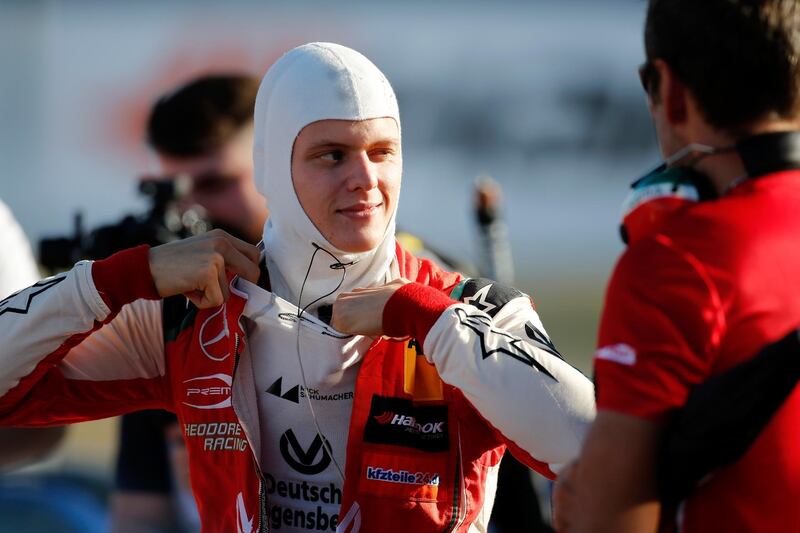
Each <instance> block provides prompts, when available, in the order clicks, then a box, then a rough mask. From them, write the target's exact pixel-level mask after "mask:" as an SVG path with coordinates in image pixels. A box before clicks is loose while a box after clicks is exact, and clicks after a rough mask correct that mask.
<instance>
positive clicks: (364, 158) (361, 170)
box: [347, 152, 379, 191]
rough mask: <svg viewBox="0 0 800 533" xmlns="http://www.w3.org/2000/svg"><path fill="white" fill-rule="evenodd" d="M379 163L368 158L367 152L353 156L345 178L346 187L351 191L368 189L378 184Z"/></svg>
mask: <svg viewBox="0 0 800 533" xmlns="http://www.w3.org/2000/svg"><path fill="white" fill-rule="evenodd" d="M378 176H379V165H377V164H376V163H374V162H373V161H371V160H370V158H369V154H367V153H366V152H361V153H359V154H358V155H357V157H354V158H353V165H352V167H351V168H350V172H349V173H348V179H347V188H348V189H349V190H351V191H355V190H358V189H363V190H365V191H368V190H370V189H374V188H375V187H377V186H378Z"/></svg>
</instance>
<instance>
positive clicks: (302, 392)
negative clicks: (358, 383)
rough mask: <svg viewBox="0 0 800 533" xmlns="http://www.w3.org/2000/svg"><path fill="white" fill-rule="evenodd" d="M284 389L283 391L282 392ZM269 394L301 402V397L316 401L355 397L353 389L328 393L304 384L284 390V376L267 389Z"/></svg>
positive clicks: (336, 400)
mask: <svg viewBox="0 0 800 533" xmlns="http://www.w3.org/2000/svg"><path fill="white" fill-rule="evenodd" d="M282 391H283V392H282ZM264 392H266V393H267V394H271V395H272V396H275V397H276V398H281V399H283V400H287V401H290V402H292V403H296V404H299V403H300V398H306V397H308V398H310V399H311V400H313V401H315V402H338V401H342V400H352V399H353V392H352V391H345V392H334V393H330V394H326V393H324V392H321V391H319V390H318V389H312V388H308V389H307V388H305V387H303V386H302V385H295V386H294V387H287V388H286V390H285V391H284V390H283V378H282V377H280V378H278V379H276V380H275V382H274V383H273V384H272V385H270V386H269V388H267V390H265V391H264Z"/></svg>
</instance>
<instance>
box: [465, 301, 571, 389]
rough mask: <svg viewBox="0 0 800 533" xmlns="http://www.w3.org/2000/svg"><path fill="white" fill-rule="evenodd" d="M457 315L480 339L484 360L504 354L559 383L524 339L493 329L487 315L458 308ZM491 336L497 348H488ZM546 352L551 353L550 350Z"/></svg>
mask: <svg viewBox="0 0 800 533" xmlns="http://www.w3.org/2000/svg"><path fill="white" fill-rule="evenodd" d="M455 313H456V316H457V317H458V321H459V322H460V323H461V325H462V326H464V327H466V328H468V329H470V330H472V331H473V332H474V333H475V335H476V336H477V337H478V341H479V342H480V350H481V354H482V355H483V359H488V358H489V357H491V356H493V355H499V354H504V355H507V356H509V357H512V358H514V359H516V360H517V361H519V362H521V363H523V364H525V365H528V366H530V367H532V368H535V369H536V370H538V371H539V372H541V373H542V374H545V375H546V376H548V377H550V378H551V379H552V380H553V381H556V382H557V381H558V380H557V379H556V377H555V376H554V375H553V374H552V373H551V372H550V371H549V370H548V369H547V368H546V367H545V366H544V365H543V364H542V363H541V362H540V361H538V360H537V359H536V357H535V356H534V355H532V354H530V353H528V350H526V349H525V343H524V342H523V341H522V339H520V338H519V337H515V336H514V335H510V334H509V333H506V332H505V331H501V330H498V329H494V328H493V327H492V326H493V324H492V321H491V319H489V318H488V317H487V316H486V315H481V314H478V313H472V314H470V313H468V312H467V311H465V310H464V309H463V308H461V307H457V308H456V309H455ZM489 336H492V337H494V339H493V342H491V344H493V345H495V346H496V347H495V348H490V347H489V346H487V337H489ZM546 351H547V352H548V353H550V350H546Z"/></svg>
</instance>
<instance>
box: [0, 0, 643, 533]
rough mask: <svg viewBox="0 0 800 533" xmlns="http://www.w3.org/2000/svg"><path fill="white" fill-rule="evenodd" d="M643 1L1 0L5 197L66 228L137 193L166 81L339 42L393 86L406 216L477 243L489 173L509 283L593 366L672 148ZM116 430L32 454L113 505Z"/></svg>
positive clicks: (72, 438)
mask: <svg viewBox="0 0 800 533" xmlns="http://www.w3.org/2000/svg"><path fill="white" fill-rule="evenodd" d="M645 8H646V3H645V2H644V1H642V0H583V1H579V0H539V1H534V0H527V1H522V0H520V1H511V0H505V1H499V0H495V1H493V2H481V1H477V0H475V1H471V0H459V1H458V2H456V1H450V2H447V1H441V2H428V1H423V0H405V1H404V2H385V3H382V2H374V1H372V2H370V1H366V0H364V1H350V2H347V3H346V4H345V3H342V2H323V1H313V0H295V1H293V2H285V3H278V2H269V1H255V0H253V1H227V2H224V3H223V2H218V3H213V2H202V1H190V0H185V1H173V2H170V3H164V2H146V1H140V2H100V1H88V0H87V1H80V0H73V1H69V2H67V1H55V0H52V1H44V0H25V1H18V2H15V1H12V0H1V1H0V70H1V71H2V75H0V164H1V165H2V166H0V199H2V201H3V202H5V203H6V204H7V205H8V206H9V207H10V208H11V210H12V211H13V212H14V215H15V216H16V218H17V219H18V220H19V222H20V224H21V226H22V227H23V229H24V230H25V232H26V233H27V235H28V238H29V239H30V241H31V243H32V244H33V246H34V249H36V248H37V243H38V242H39V240H40V239H42V238H43V237H49V236H56V235H68V234H70V233H71V232H72V231H73V218H74V215H75V213H76V212H81V213H83V225H84V226H85V227H86V228H93V227H96V226H98V225H101V224H109V223H113V222H115V221H117V220H119V219H120V218H121V217H122V216H123V215H125V214H127V213H139V212H143V211H145V210H146V209H147V207H148V205H147V202H146V201H145V200H144V199H143V198H142V197H141V196H140V195H138V194H137V180H138V178H139V177H140V176H142V175H145V174H148V173H152V172H154V171H155V170H154V169H155V160H154V156H153V155H152V154H151V153H149V152H148V150H147V149H146V148H145V145H144V142H143V139H144V127H145V120H146V117H147V112H148V110H149V108H150V106H151V105H152V103H153V102H154V100H155V99H156V98H157V97H158V96H159V95H161V94H162V93H163V92H164V91H165V90H167V89H169V88H170V87H173V86H175V85H176V84H178V83H180V82H182V81H185V80H187V79H189V78H192V77H194V76H197V75H199V74H203V73H208V72H250V73H254V74H257V75H259V76H261V75H262V74H263V73H264V72H265V71H266V69H267V68H268V67H269V66H270V65H271V64H272V62H274V61H275V59H277V58H278V57H279V56H280V55H281V54H282V53H283V52H284V51H286V50H288V49H289V48H291V47H293V46H296V45H298V44H302V43H304V42H308V41H334V42H338V43H341V44H344V45H347V46H350V47H353V48H355V49H357V50H359V51H361V52H363V53H364V54H365V55H366V56H368V57H369V58H370V59H372V60H373V61H374V62H375V63H376V64H377V65H378V66H379V67H380V68H381V69H382V70H383V71H384V72H385V73H386V75H387V77H388V78H389V80H390V81H391V83H392V84H393V86H394V88H395V90H396V92H397V95H398V98H399V101H400V110H401V116H402V121H403V124H402V125H403V145H404V164H405V172H404V181H405V183H404V185H403V193H402V196H401V202H400V211H399V215H398V222H399V225H400V227H401V228H402V229H404V230H406V231H409V232H412V233H413V234H415V235H417V236H418V237H420V238H422V239H423V240H424V241H425V242H426V243H428V244H429V245H430V246H431V247H433V248H434V249H436V250H439V251H441V252H442V253H443V254H444V255H447V256H449V257H452V258H454V259H457V260H459V261H462V262H466V263H473V264H474V263H476V262H478V258H476V257H475V254H477V253H479V250H478V248H479V247H478V246H477V244H476V241H477V235H476V233H477V231H476V224H475V221H474V218H475V215H474V212H473V187H474V182H475V179H476V177H477V176H479V175H490V176H492V177H493V178H494V179H495V180H496V181H497V182H498V183H499V184H500V186H501V187H502V190H503V199H504V202H503V211H502V212H503V217H504V219H505V221H506V223H507V225H508V229H509V238H510V243H511V246H512V250H513V257H514V269H515V273H516V276H515V279H516V282H515V283H516V285H517V286H518V287H519V288H520V289H523V290H525V291H527V292H528V293H529V294H531V295H532V296H533V297H534V300H535V301H536V304H537V307H538V310H539V312H540V314H541V315H542V317H543V320H544V323H545V325H546V327H547V328H548V331H549V333H550V334H551V336H552V338H553V341H554V342H555V344H556V345H557V346H558V347H559V349H560V350H561V351H562V353H564V354H565V355H566V356H567V358H568V359H569V360H570V361H571V362H573V363H574V364H576V365H577V366H578V367H579V368H581V369H582V370H584V371H586V372H589V371H590V366H589V363H590V358H591V354H592V350H593V344H594V338H595V332H596V328H597V319H598V316H599V313H600V307H601V301H602V295H603V290H604V284H605V281H606V279H607V277H608V275H609V273H610V270H611V268H612V266H613V263H614V260H615V258H616V256H617V255H618V254H619V252H620V251H621V249H622V244H621V241H620V239H619V237H618V232H617V225H618V218H619V208H620V204H621V201H622V199H623V198H624V196H625V193H626V187H627V185H628V184H629V183H630V182H631V181H632V180H633V179H634V178H636V177H637V176H639V175H641V174H643V173H644V172H645V171H646V170H648V169H649V168H650V167H652V166H654V165H655V163H656V162H657V159H658V154H657V150H656V146H655V136H654V134H653V131H652V126H651V125H650V122H649V118H648V114H647V109H646V101H645V97H644V94H643V92H642V91H641V88H640V86H639V81H638V78H637V75H636V68H637V67H638V65H639V64H640V63H641V62H642V61H643V56H644V54H643V46H642V35H641V34H642V30H641V28H642V23H643V20H644V11H645ZM115 441H116V427H115V422H114V421H101V422H96V423H90V424H83V425H80V426H76V427H73V428H71V429H70V431H69V434H68V436H67V440H66V443H65V445H64V446H63V447H62V449H61V451H60V452H59V454H58V455H57V456H56V457H54V458H52V459H50V460H49V461H48V463H47V464H45V465H44V466H38V467H36V468H37V469H39V470H40V471H43V472H45V473H52V472H55V473H59V474H64V475H71V473H73V472H79V473H80V474H81V475H86V474H87V473H88V477H90V478H91V479H92V480H94V481H92V483H96V487H94V488H92V489H91V490H94V489H95V488H96V489H97V493H98V494H100V495H101V496H100V499H99V500H98V501H100V505H102V492H103V487H104V486H106V484H107V483H108V480H109V479H110V476H111V471H112V463H113V458H114V454H115V450H116V442H115ZM48 475H49V474H48ZM0 479H2V480H3V481H2V483H4V484H8V483H12V484H13V483H29V481H27V478H25V479H23V477H19V476H6V478H0ZM90 492H91V491H90ZM4 503H7V502H3V501H2V500H0V531H22V529H14V526H9V524H11V518H10V515H8V514H3V513H4V509H6V513H7V508H8V506H6V508H4V507H3V505H4ZM13 505H14V504H13V503H12V508H13ZM4 524H5V525H4ZM9 527H11V529H9Z"/></svg>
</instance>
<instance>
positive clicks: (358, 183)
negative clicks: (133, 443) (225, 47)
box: [0, 43, 594, 533]
mask: <svg viewBox="0 0 800 533" xmlns="http://www.w3.org/2000/svg"><path fill="white" fill-rule="evenodd" d="M253 161H254V169H255V180H256V184H257V186H258V189H259V192H261V193H262V194H263V195H264V196H265V197H267V198H269V202H270V217H269V220H268V221H267V223H266V224H265V226H264V231H263V243H264V246H263V250H260V249H259V248H257V247H254V246H252V245H250V244H248V243H246V242H244V241H241V240H239V239H235V238H233V237H231V236H230V235H227V234H225V233H224V232H221V231H219V230H214V231H212V232H210V233H208V234H206V235H203V236H199V237H194V238H191V239H187V240H184V241H179V242H175V243H170V244H166V245H163V246H158V247H155V248H152V249H148V248H147V247H139V248H133V249H130V250H126V251H123V252H120V253H118V254H115V255H113V256H111V257H110V258H108V259H105V260H101V261H96V262H94V263H89V262H82V263H79V264H78V265H76V266H75V268H74V269H73V270H71V271H70V272H68V273H66V274H63V275H59V276H56V277H54V278H50V279H47V280H42V281H41V282H39V283H37V284H35V285H34V286H33V287H30V288H28V289H26V290H24V291H22V292H21V293H20V294H19V295H17V297H15V298H12V299H11V300H10V301H9V302H7V304H6V305H7V306H10V307H7V308H12V307H13V309H14V310H20V312H16V313H8V312H6V313H4V314H2V315H0V340H2V343H0V345H2V346H3V348H2V350H0V424H3V425H13V424H29V425H30V424H48V423H58V422H71V421H79V420H85V419H90V418H100V417H103V416H110V415H114V414H120V413H123V412H127V411H133V410H139V409H142V408H166V409H169V410H172V411H174V412H176V414H177V415H178V418H179V420H180V423H181V429H182V431H183V435H184V437H185V439H186V445H187V449H188V452H189V464H190V470H191V483H192V489H193V492H194V496H195V499H196V501H197V504H198V509H199V512H200V517H201V521H202V524H203V529H204V530H208V531H239V532H247V533H251V532H254V531H259V532H260V531H267V530H281V531H333V530H335V531H341V532H352V533H356V532H359V531H364V532H367V531H369V532H372V531H385V532H393V531H398V532H401V531H403V532H404V531H420V532H422V531H432V532H433V531H457V532H464V533H466V532H468V531H486V526H487V522H488V519H489V515H490V513H491V507H492V503H493V500H494V488H495V483H496V475H497V470H498V466H499V462H500V459H501V457H502V455H503V453H504V451H505V450H506V449H509V450H510V451H511V452H512V453H514V454H515V456H517V457H518V458H519V459H520V460H521V461H523V462H524V463H525V464H527V465H528V466H530V467H532V468H535V469H537V470H538V471H539V472H542V473H544V474H545V475H548V476H550V477H551V478H552V477H554V476H555V473H556V472H557V471H558V470H559V468H560V467H561V466H562V465H563V464H565V463H566V462H568V461H570V460H571V459H573V458H574V456H575V455H576V454H577V452H578V450H579V447H580V444H581V441H582V439H583V436H584V431H585V428H586V427H587V426H588V424H589V422H590V421H591V419H592V417H593V416H594V399H593V395H594V389H593V387H592V385H591V383H590V382H589V381H588V380H587V379H586V378H585V377H584V376H583V375H582V374H580V372H578V371H577V370H576V369H574V368H573V367H571V366H570V365H569V364H567V363H566V362H565V361H564V360H563V359H562V357H561V355H560V354H559V353H558V351H557V350H556V349H555V346H554V345H553V343H552V342H551V341H550V339H549V338H548V336H547V334H546V333H545V330H544V327H543V325H542V323H541V320H540V319H539V316H538V314H537V313H536V311H535V310H534V308H533V305H532V303H531V301H530V299H529V298H528V297H527V296H526V295H524V294H522V293H521V292H519V291H517V290H515V289H512V288H510V287H504V286H502V285H500V284H498V283H495V282H492V281H490V280H485V279H464V278H463V277H462V276H460V275H459V274H456V273H452V272H447V271H445V270H443V269H441V268H440V267H438V266H437V265H436V264H435V263H433V262H431V261H429V260H424V259H417V258H416V257H414V256H412V255H411V254H409V253H408V252H406V251H405V250H404V249H402V248H401V247H400V246H399V245H398V244H397V242H396V239H395V216H396V213H397V205H398V200H399V192H400V183H401V176H402V149H401V129H400V117H399V109H398V106H397V100H396V98H395V95H394V91H393V90H392V88H391V86H390V84H389V82H388V80H387V79H386V77H385V76H384V75H383V73H381V72H380V70H378V69H377V67H375V65H373V64H372V63H371V62H370V61H369V60H368V59H367V58H365V57H364V56H362V55H361V54H359V53H358V52H356V51H354V50H351V49H349V48H346V47H343V46H340V45H335V44H331V43H310V44H307V45H303V46H300V47H297V48H295V49H293V50H291V51H289V52H288V53H287V54H285V55H284V56H283V57H282V58H281V59H280V60H278V61H277V62H276V63H275V64H274V65H273V66H272V67H271V68H270V70H269V71H268V72H267V74H266V76H265V77H264V79H263V81H262V83H261V87H260V89H259V94H258V98H257V101H256V109H255V139H254V148H253ZM176 294H184V295H186V297H187V298H188V299H189V300H190V301H191V305H185V306H184V313H183V314H182V315H180V314H177V315H176V316H175V317H172V318H170V319H168V320H164V321H163V322H162V316H164V315H163V314H162V303H161V301H160V299H162V298H168V297H170V296H173V295H176ZM22 309H24V312H22V311H21V310H22ZM0 312H2V310H0ZM163 312H165V311H163ZM165 318H166V317H165ZM531 505H536V502H531Z"/></svg>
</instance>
